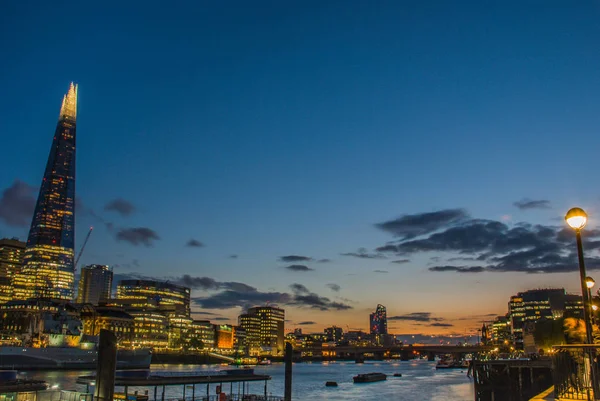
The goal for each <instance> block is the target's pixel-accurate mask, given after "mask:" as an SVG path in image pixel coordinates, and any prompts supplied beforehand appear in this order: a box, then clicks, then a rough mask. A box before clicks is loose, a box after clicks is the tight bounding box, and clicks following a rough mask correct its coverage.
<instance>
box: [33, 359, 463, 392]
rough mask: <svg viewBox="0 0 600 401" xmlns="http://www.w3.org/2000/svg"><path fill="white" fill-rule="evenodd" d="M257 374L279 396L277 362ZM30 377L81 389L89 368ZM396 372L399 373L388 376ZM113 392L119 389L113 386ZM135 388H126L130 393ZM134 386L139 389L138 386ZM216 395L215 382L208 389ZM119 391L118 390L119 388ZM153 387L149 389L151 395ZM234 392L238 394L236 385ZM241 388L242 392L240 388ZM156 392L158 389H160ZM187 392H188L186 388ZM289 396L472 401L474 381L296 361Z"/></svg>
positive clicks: (404, 366)
mask: <svg viewBox="0 0 600 401" xmlns="http://www.w3.org/2000/svg"><path fill="white" fill-rule="evenodd" d="M221 369H231V367H230V366H219V365H152V370H153V371H168V372H171V374H173V373H175V372H186V373H188V374H189V373H190V372H193V371H198V372H201V371H215V370H221ZM255 372H256V373H257V374H267V375H270V376H271V377H272V378H273V379H272V380H271V381H269V382H268V387H267V392H268V393H269V394H272V395H274V396H283V387H284V366H283V364H281V363H276V364H273V365H270V366H256V367H255ZM369 372H381V373H385V374H388V375H390V376H389V377H388V379H387V381H383V382H376V383H363V384H354V383H353V382H352V377H353V376H355V375H357V374H359V373H369ZM22 373H23V375H26V376H27V377H29V378H36V379H42V380H46V381H47V382H48V383H49V384H50V385H52V384H58V385H59V386H60V388H61V389H65V390H71V389H78V390H80V391H84V390H85V386H82V385H77V384H76V383H75V381H76V380H77V377H78V376H81V375H88V374H93V372H90V371H68V372H65V371H55V372H33V371H32V372H22ZM394 373H401V374H402V377H393V376H391V375H393V374H394ZM326 381H336V382H337V383H338V385H339V386H338V387H325V382H326ZM248 386H249V391H248V390H247V391H246V393H253V394H264V382H255V383H250V384H248ZM117 390H118V391H119V390H121V389H117ZM134 390H136V388H132V387H130V389H129V391H130V392H132V391H134ZM137 390H141V391H143V390H144V389H143V388H139V389H137ZM209 390H210V393H211V394H215V389H214V386H211V388H210V389H209ZM223 390H224V391H225V392H226V393H229V392H230V386H229V385H228V384H224V385H223ZM121 391H122V390H121ZM153 392H154V389H153V388H151V389H149V395H150V398H151V399H152V398H153ZM233 392H234V393H237V392H238V386H237V384H234V386H233ZM240 392H241V390H240ZM159 393H160V391H159ZM196 394H197V395H202V394H206V386H205V385H198V386H196ZM186 395H187V396H188V397H189V396H191V390H187V393H186ZM181 396H182V387H181V386H177V387H172V388H167V393H166V395H165V398H175V397H181ZM292 398H293V399H294V400H298V401H317V400H318V401H321V400H340V401H341V400H344V401H353V400H356V401H358V400H369V399H373V400H384V401H391V400H402V401H428V400H432V401H472V400H473V399H474V393H473V382H472V381H471V380H470V379H469V378H467V376H466V370H461V369H450V370H436V369H435V362H427V361H424V360H413V361H404V362H399V361H398V362H366V363H365V364H355V363H353V362H330V363H295V364H294V365H293V392H292Z"/></svg>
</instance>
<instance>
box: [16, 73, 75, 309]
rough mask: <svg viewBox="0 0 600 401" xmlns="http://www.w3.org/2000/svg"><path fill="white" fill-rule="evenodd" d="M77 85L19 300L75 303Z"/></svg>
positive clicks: (40, 203)
mask: <svg viewBox="0 0 600 401" xmlns="http://www.w3.org/2000/svg"><path fill="white" fill-rule="evenodd" d="M76 120H77V85H74V84H73V83H71V86H70V87H69V91H68V93H67V94H66V95H65V96H64V98H63V102H62V106H61V108H60V115H59V117H58V123H57V125H56V131H55V132H54V139H53V141H52V147H51V148H50V155H49V156H48V163H47V164H46V171H45V172H44V177H43V179H42V183H41V185H40V192H39V195H38V199H37V204H36V206H35V211H34V213H33V219H32V221H31V228H30V229H29V237H28V238H27V245H26V248H25V254H24V257H23V267H22V269H21V272H20V273H19V274H17V275H16V277H15V280H14V283H13V287H14V289H13V290H14V293H13V298H14V299H28V298H51V299H63V300H71V299H73V289H74V275H75V266H74V265H73V258H74V245H75V131H76Z"/></svg>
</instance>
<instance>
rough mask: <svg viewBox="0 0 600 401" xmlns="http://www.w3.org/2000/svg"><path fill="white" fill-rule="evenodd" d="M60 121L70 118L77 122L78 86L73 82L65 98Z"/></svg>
mask: <svg viewBox="0 0 600 401" xmlns="http://www.w3.org/2000/svg"><path fill="white" fill-rule="evenodd" d="M58 118H59V119H61V120H62V119H63V118H68V119H70V120H73V121H75V120H77V85H75V84H74V83H73V82H71V86H69V91H68V92H67V94H66V95H65V96H64V97H63V101H62V106H61V107H60V115H59V117H58Z"/></svg>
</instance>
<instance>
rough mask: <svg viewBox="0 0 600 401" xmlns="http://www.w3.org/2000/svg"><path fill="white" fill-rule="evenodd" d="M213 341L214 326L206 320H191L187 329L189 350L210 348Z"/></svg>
mask: <svg viewBox="0 0 600 401" xmlns="http://www.w3.org/2000/svg"><path fill="white" fill-rule="evenodd" d="M214 343H215V328H214V326H213V324H212V323H211V322H210V321H208V320H193V321H192V323H191V324H190V327H189V331H188V348H189V349H190V350H200V349H211V348H213V346H214Z"/></svg>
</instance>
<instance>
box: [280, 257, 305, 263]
mask: <svg viewBox="0 0 600 401" xmlns="http://www.w3.org/2000/svg"><path fill="white" fill-rule="evenodd" d="M311 260H313V258H311V257H310V256H300V255H286V256H280V257H279V261H281V262H286V263H294V262H310V261H311Z"/></svg>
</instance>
